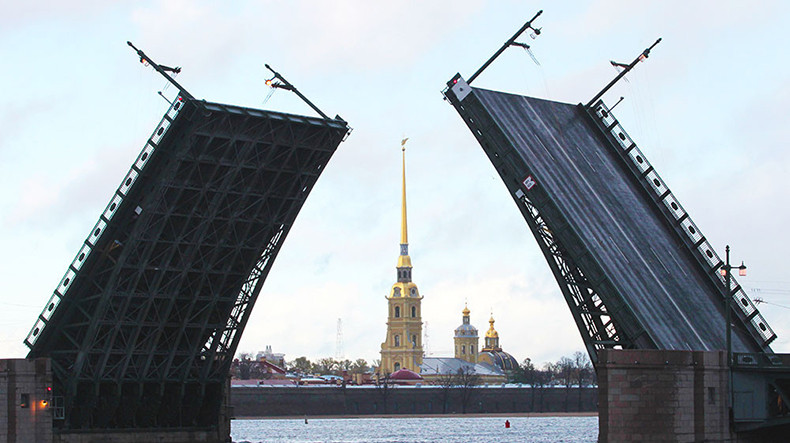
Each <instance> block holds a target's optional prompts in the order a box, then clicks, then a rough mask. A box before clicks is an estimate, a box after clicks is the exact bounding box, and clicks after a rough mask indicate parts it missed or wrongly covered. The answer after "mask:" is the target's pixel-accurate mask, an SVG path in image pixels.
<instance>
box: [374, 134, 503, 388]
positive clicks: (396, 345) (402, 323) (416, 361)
mask: <svg viewBox="0 0 790 443" xmlns="http://www.w3.org/2000/svg"><path fill="white" fill-rule="evenodd" d="M406 140H407V139H405V140H403V141H402V142H401V151H402V157H403V164H402V180H403V181H402V188H401V235H400V238H401V240H400V255H399V256H398V264H397V266H396V267H395V269H396V271H397V281H396V282H395V284H393V285H392V289H390V292H389V295H387V296H386V297H385V298H386V300H387V308H388V311H387V335H386V337H385V338H384V342H383V343H381V363H380V364H379V367H378V368H376V372H377V373H378V374H379V375H380V376H384V375H387V374H393V373H395V372H397V371H400V370H402V369H408V370H410V371H413V372H415V373H419V375H420V376H422V378H423V379H424V380H425V382H427V383H432V382H438V381H439V380H440V379H441V378H442V377H443V376H445V375H447V374H455V373H458V371H459V370H463V371H472V372H474V373H475V374H476V375H478V376H479V377H480V381H481V382H482V383H504V382H505V381H506V380H507V373H508V371H511V370H513V369H515V368H516V367H518V362H517V361H516V359H515V358H513V356H511V355H510V354H508V353H507V352H504V351H502V348H501V346H500V345H499V334H498V333H497V331H496V329H494V318H493V315H492V317H491V319H490V320H489V329H488V331H487V332H486V335H485V346H484V347H483V348H482V349H480V348H479V347H478V342H479V336H478V332H477V328H475V327H474V326H472V324H471V322H470V317H469V315H470V311H469V308H468V307H467V306H464V310H463V311H462V317H461V325H460V326H458V327H457V328H456V329H455V334H454V345H455V356H454V357H424V352H423V346H422V316H421V303H422V298H423V297H422V296H421V295H420V291H419V289H417V285H416V284H415V283H414V282H413V281H412V264H411V257H409V235H408V227H407V222H406V147H405V145H406ZM404 372H408V371H404ZM412 375H413V374H412ZM415 377H417V376H416V375H415ZM417 378H419V377H417Z"/></svg>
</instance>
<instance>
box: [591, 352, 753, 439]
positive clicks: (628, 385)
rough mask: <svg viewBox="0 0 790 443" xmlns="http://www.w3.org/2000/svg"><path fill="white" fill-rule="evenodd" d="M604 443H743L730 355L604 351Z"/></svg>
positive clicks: (600, 369)
mask: <svg viewBox="0 0 790 443" xmlns="http://www.w3.org/2000/svg"><path fill="white" fill-rule="evenodd" d="M597 370H598V402H599V406H598V408H599V413H598V417H599V437H598V441H599V442H601V443H605V442H619V441H644V442H652V441H676V442H703V441H717V442H738V443H746V442H752V441H766V440H764V439H763V438H764V437H765V436H762V437H761V439H759V440H755V437H754V436H749V435H743V434H735V433H734V432H732V431H731V430H730V429H731V428H730V419H729V409H728V405H727V398H728V395H729V393H728V383H727V353H726V352H725V351H705V352H703V351H663V350H611V349H607V350H603V351H600V352H599V354H598V367H597Z"/></svg>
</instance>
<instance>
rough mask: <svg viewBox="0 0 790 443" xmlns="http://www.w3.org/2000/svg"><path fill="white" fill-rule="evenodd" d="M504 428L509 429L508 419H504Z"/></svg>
mask: <svg viewBox="0 0 790 443" xmlns="http://www.w3.org/2000/svg"><path fill="white" fill-rule="evenodd" d="M505 428H508V429H510V420H505Z"/></svg>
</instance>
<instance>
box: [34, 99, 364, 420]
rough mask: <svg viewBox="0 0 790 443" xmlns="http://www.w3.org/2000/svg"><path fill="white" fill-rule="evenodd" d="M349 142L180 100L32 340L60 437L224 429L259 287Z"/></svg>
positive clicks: (334, 128)
mask: <svg viewBox="0 0 790 443" xmlns="http://www.w3.org/2000/svg"><path fill="white" fill-rule="evenodd" d="M348 131H349V128H348V126H347V124H346V123H345V122H344V121H342V120H340V119H339V118H338V119H336V120H327V119H317V118H310V117H304V116H296V115H289V114H282V113H275V112H269V111H261V110H255V109H246V108H239V107H235V106H229V105H220V104H216V103H207V102H205V101H198V100H193V99H189V98H185V97H179V98H178V99H177V100H176V101H174V102H173V105H172V107H171V109H170V110H168V112H167V113H166V115H165V117H164V118H163V119H162V121H161V122H160V124H159V125H158V126H157V128H156V129H155V130H154V134H153V135H152V136H151V138H150V139H149V141H148V143H146V146H145V148H144V149H143V151H142V152H141V154H140V156H138V160H137V161H136V162H135V164H134V165H133V167H132V169H131V171H130V172H129V174H127V176H126V177H125V178H124V181H123V182H122V184H121V187H119V189H118V190H117V191H116V192H115V194H114V195H113V199H112V200H111V202H110V204H108V207H107V209H106V210H105V211H104V212H103V213H102V216H101V218H100V221H99V223H97V225H96V227H94V230H92V231H91V235H90V236H89V237H88V239H87V240H86V241H85V245H84V246H83V248H81V250H80V252H79V253H78V256H77V258H76V259H75V261H74V262H73V263H72V265H71V266H70V267H69V270H68V271H67V274H66V277H64V280H62V281H61V284H60V285H59V287H58V290H57V291H56V293H55V295H54V296H53V300H55V302H54V306H53V307H52V308H51V309H49V307H50V305H49V304H48V307H47V308H45V312H44V313H42V315H41V316H40V317H39V321H38V322H37V323H36V325H35V326H34V328H33V330H31V334H30V335H29V336H28V339H27V340H26V341H25V343H26V344H27V345H28V346H29V347H30V348H31V351H30V356H31V357H33V356H49V357H50V358H51V359H52V367H53V374H54V379H55V380H54V381H55V390H56V391H57V394H58V395H62V396H64V397H65V406H66V418H65V420H64V421H58V422H56V427H61V428H64V429H82V428H91V429H92V428H97V427H98V428H119V427H127V428H128V427H151V426H167V427H205V426H212V425H216V420H217V417H218V415H217V414H218V411H219V408H220V405H221V402H222V399H223V392H224V386H225V383H226V378H227V374H228V370H229V368H230V364H231V362H232V359H233V355H234V353H235V351H236V348H237V346H238V341H239V338H240V337H241V332H242V331H243V329H244V326H245V325H246V323H247V321H248V319H249V316H250V313H251V310H252V307H253V305H254V303H255V300H256V298H257V296H258V294H259V293H260V290H261V287H262V285H263V282H264V280H265V279H266V276H267V274H268V272H269V270H270V269H271V266H272V263H273V261H274V259H275V258H276V256H277V253H278V252H279V250H280V248H281V246H282V243H283V240H284V239H285V237H286V236H287V234H288V231H289V230H290V228H291V226H292V224H293V222H294V220H295V218H296V216H297V214H298V212H299V210H300V209H301V206H302V205H303V203H304V201H305V199H306V198H307V195H309V192H310V190H311V189H312V188H313V186H314V185H315V183H316V180H317V179H318V177H319V175H320V173H321V172H322V171H323V168H324V166H325V165H326V164H327V162H328V161H329V159H330V158H331V156H332V154H333V153H334V151H335V150H336V149H337V146H338V145H339V144H340V142H341V141H342V140H343V139H344V137H345V136H346V135H347V132H348ZM64 283H65V284H64Z"/></svg>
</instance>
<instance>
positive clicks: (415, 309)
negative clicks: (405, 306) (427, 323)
mask: <svg viewBox="0 0 790 443" xmlns="http://www.w3.org/2000/svg"><path fill="white" fill-rule="evenodd" d="M411 316H412V317H416V316H417V307H416V306H412V307H411Z"/></svg>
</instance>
